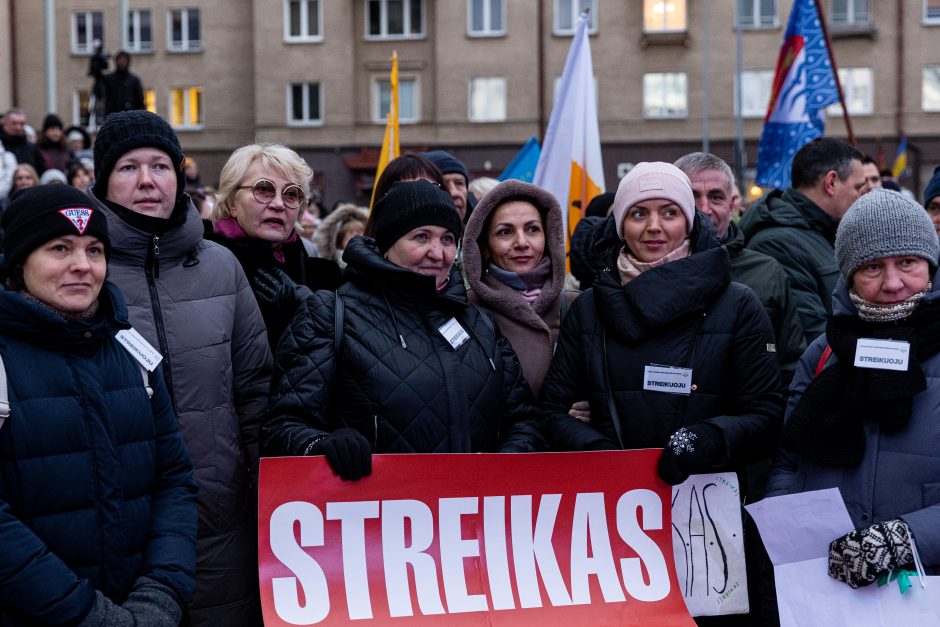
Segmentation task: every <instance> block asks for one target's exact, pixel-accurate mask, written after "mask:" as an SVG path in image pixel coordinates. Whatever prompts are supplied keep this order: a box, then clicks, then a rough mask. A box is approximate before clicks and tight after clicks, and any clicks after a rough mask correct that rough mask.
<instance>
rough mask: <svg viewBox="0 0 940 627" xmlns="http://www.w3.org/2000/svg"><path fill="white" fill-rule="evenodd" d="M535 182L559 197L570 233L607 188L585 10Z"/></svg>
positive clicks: (566, 67) (566, 62)
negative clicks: (593, 201) (598, 128)
mask: <svg viewBox="0 0 940 627" xmlns="http://www.w3.org/2000/svg"><path fill="white" fill-rule="evenodd" d="M533 182H534V183H535V184H536V185H538V186H539V187H542V188H543V189H546V190H548V191H549V192H551V193H552V194H554V195H555V198H557V199H558V204H560V205H561V212H562V219H563V220H564V223H565V224H566V225H567V227H568V233H567V235H569V236H570V235H571V233H572V232H573V231H574V227H575V225H576V224H577V223H578V220H580V219H581V216H582V215H583V212H584V210H585V209H586V208H587V205H588V203H589V202H590V201H591V199H592V198H594V197H595V196H597V195H598V194H600V193H603V192H604V165H603V162H602V161H601V138H600V132H599V131H598V130H597V98H596V95H595V88H594V69H593V64H592V63H591V47H590V43H589V41H588V15H587V13H582V14H581V17H580V18H579V19H578V28H577V30H576V31H575V35H574V39H573V40H572V42H571V50H569V51H568V59H567V60H566V61H565V69H564V72H562V75H561V85H560V86H559V87H558V93H557V94H556V96H555V103H554V104H553V105H552V115H551V117H550V118H549V120H548V130H547V131H546V133H545V141H544V143H543V144H542V154H541V155H540V156H539V161H538V165H537V166H536V168H535V179H534V181H533Z"/></svg>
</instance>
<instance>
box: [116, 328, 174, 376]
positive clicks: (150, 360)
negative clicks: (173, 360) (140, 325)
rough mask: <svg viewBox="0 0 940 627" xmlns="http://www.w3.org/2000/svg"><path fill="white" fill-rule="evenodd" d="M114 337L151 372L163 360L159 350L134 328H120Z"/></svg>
mask: <svg viewBox="0 0 940 627" xmlns="http://www.w3.org/2000/svg"><path fill="white" fill-rule="evenodd" d="M114 337H115V338H116V339H117V341H118V342H120V343H121V345H122V346H124V348H125V349H126V350H127V352H128V353H130V354H131V355H132V356H133V357H134V359H136V360H137V361H138V362H139V363H140V365H141V366H143V367H144V368H146V369H147V371H148V372H153V371H154V370H155V369H156V368H157V366H159V365H160V362H161V361H163V355H161V354H160V351H158V350H157V349H155V348H154V347H153V346H151V345H150V342H148V341H147V340H145V339H144V337H143V336H142V335H141V334H140V333H138V332H137V331H135V330H134V329H126V330H123V329H122V330H121V331H118V332H117V333H115V334H114Z"/></svg>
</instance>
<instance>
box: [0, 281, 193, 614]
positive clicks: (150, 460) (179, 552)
mask: <svg viewBox="0 0 940 627" xmlns="http://www.w3.org/2000/svg"><path fill="white" fill-rule="evenodd" d="M99 301H100V303H101V306H100V309H99V314H98V315H97V316H96V317H95V318H94V319H92V320H90V321H87V322H73V323H67V322H66V321H65V320H64V319H63V318H62V317H60V316H58V315H56V314H54V313H52V312H51V311H49V310H47V309H45V308H43V307H41V306H40V305H38V304H36V303H34V302H32V301H29V300H27V299H25V298H24V297H23V296H22V295H21V294H18V293H16V292H11V291H7V290H3V289H2V288H0V354H2V356H3V362H4V366H5V368H6V378H7V384H8V393H9V399H10V403H11V412H10V417H9V418H8V419H7V420H6V422H5V423H4V424H3V428H2V429H0V547H2V548H0V625H2V626H4V627H7V626H11V625H66V624H73V625H74V624H76V623H78V622H79V621H80V620H81V619H82V618H83V617H84V616H85V614H87V613H88V611H89V610H91V608H92V605H93V603H94V601H95V590H99V591H101V592H102V593H103V594H104V595H105V596H107V597H108V598H109V599H111V600H112V601H113V602H115V603H118V604H120V603H123V602H124V600H125V598H126V597H127V594H128V592H129V591H130V589H131V586H132V584H133V583H134V580H135V579H136V578H137V577H140V576H147V577H149V578H151V579H154V580H156V581H158V582H160V583H161V584H163V585H165V586H168V587H169V588H170V589H171V590H172V591H173V592H175V594H176V596H177V599H176V600H177V602H178V603H180V604H181V605H182V604H184V603H185V602H186V601H188V600H189V598H190V597H191V596H192V593H193V588H194V587H195V582H194V572H195V567H196V564H195V562H196V484H195V482H194V481H193V467H192V464H191V463H190V461H189V456H188V455H187V453H186V449H185V447H184V445H183V441H182V438H181V437H180V433H179V430H178V427H177V422H176V415H175V414H174V413H173V408H172V406H171V403H170V396H169V394H168V393H167V390H166V386H165V385H164V384H163V378H162V377H161V375H160V372H159V371H157V372H154V373H152V374H151V375H150V385H151V387H152V389H153V391H154V396H153V399H152V401H151V400H150V399H148V398H147V392H146V390H145V389H144V383H143V379H142V376H141V370H140V367H139V366H138V365H137V362H136V361H134V359H133V358H132V357H131V355H130V353H128V352H127V350H125V349H124V347H122V346H121V345H120V344H119V343H118V342H117V340H115V339H113V334H114V333H115V332H117V331H118V330H120V329H126V328H128V327H130V325H129V324H128V323H127V310H126V308H125V307H124V303H123V298H122V297H121V295H120V293H119V292H118V290H117V288H116V287H114V286H113V285H112V284H110V283H105V286H104V288H103V290H102V292H101V296H100V298H99Z"/></svg>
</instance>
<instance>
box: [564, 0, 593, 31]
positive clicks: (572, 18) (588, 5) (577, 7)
mask: <svg viewBox="0 0 940 627" xmlns="http://www.w3.org/2000/svg"><path fill="white" fill-rule="evenodd" d="M585 10H586V11H587V12H588V32H590V33H596V32H597V2H595V0H555V34H556V35H574V32H575V30H577V28H578V16H579V15H581V13H583V12H584V11H585Z"/></svg>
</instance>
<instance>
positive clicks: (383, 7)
mask: <svg viewBox="0 0 940 627" xmlns="http://www.w3.org/2000/svg"><path fill="white" fill-rule="evenodd" d="M400 1H401V2H402V7H403V8H402V18H403V20H402V30H403V32H402V33H401V34H392V35H390V34H389V33H388V3H389V0H364V5H363V6H364V7H365V11H363V22H364V24H363V26H364V31H363V32H364V38H365V40H366V41H396V40H403V39H424V38H425V37H427V26H428V24H427V22H428V4H427V1H426V0H400ZM372 2H378V3H379V23H380V24H379V26H380V28H379V30H380V31H382V32H380V33H379V34H377V35H373V34H372V33H370V32H369V5H370V3H372ZM415 2H417V3H420V6H421V31H420V32H417V33H416V32H414V30H413V29H412V28H411V11H412V4H413V3H415Z"/></svg>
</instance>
